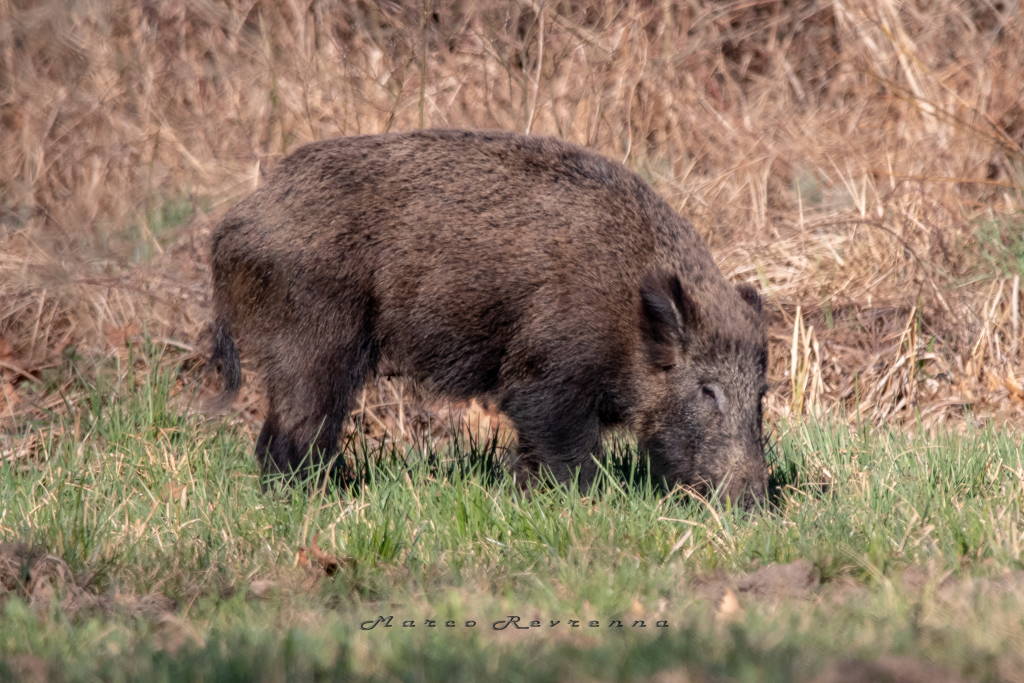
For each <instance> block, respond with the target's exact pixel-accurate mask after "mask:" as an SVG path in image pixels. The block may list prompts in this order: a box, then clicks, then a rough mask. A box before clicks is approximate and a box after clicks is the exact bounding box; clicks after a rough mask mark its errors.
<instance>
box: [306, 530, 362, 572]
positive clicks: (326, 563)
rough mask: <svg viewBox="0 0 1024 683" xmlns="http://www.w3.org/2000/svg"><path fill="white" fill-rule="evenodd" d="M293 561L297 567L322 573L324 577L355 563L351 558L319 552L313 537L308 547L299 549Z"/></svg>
mask: <svg viewBox="0 0 1024 683" xmlns="http://www.w3.org/2000/svg"><path fill="white" fill-rule="evenodd" d="M295 561H296V564H297V565H298V566H300V567H304V568H307V569H312V570H315V571H318V572H323V574H324V575H325V576H333V575H334V574H337V573H338V570H339V569H341V568H342V567H346V566H350V565H352V564H354V563H355V560H354V559H352V558H351V557H339V556H337V555H331V554H330V553H327V552H324V551H323V550H321V549H320V546H319V545H317V540H316V536H315V535H314V536H313V538H312V539H311V540H310V542H309V545H308V546H303V547H300V548H299V550H298V552H297V553H296V558H295Z"/></svg>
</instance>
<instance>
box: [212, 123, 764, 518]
mask: <svg viewBox="0 0 1024 683" xmlns="http://www.w3.org/2000/svg"><path fill="white" fill-rule="evenodd" d="M213 286H214V304H215V316H216V320H215V326H216V343H215V353H214V361H215V362H217V363H219V364H220V366H221V368H222V370H223V371H225V372H226V379H227V381H226V383H227V385H228V388H229V390H230V389H233V388H237V385H238V377H239V376H238V372H237V367H238V356H237V351H236V349H235V346H234V338H235V337H237V339H238V340H239V345H240V346H241V347H242V348H243V350H244V351H245V353H246V354H250V355H251V356H252V357H254V358H255V359H256V361H257V363H258V365H259V367H260V369H261V371H262V376H263V378H264V381H265V382H266V390H267V395H268V398H269V412H268V414H267V418H266V422H265V423H264V425H263V428H262V430H261V433H260V435H259V438H258V440H257V445H256V452H257V456H258V458H259V460H260V462H261V464H262V466H263V469H264V472H267V473H272V472H286V473H289V472H295V471H301V470H302V468H303V467H304V463H305V462H306V460H307V455H309V454H312V456H313V458H315V459H322V458H325V457H329V456H331V455H332V454H333V453H334V452H335V450H336V448H337V441H338V430H339V428H340V425H341V424H342V422H343V420H344V417H345V415H346V414H347V412H348V410H349V409H350V407H351V404H352V400H353V397H354V396H355V394H356V392H357V391H358V390H359V388H360V387H361V386H362V385H363V383H364V382H365V381H366V379H367V378H368V377H369V376H370V375H371V373H373V372H375V370H377V369H378V367H379V366H381V365H382V364H386V365H387V366H388V367H393V368H395V369H396V370H397V371H398V372H400V373H401V374H404V375H406V376H408V377H410V378H412V379H414V380H416V381H418V382H420V383H422V384H423V385H425V386H426V387H428V388H429V389H432V390H433V391H435V392H437V393H438V394H440V395H444V396H448V397H451V398H456V399H466V398H469V397H474V396H475V397H488V398H492V399H494V400H496V401H497V403H498V405H499V406H500V407H501V409H502V410H503V411H504V412H505V413H506V414H507V415H508V417H509V418H510V419H511V421H512V423H513V424H514V425H515V427H516V430H517V434H518V458H517V469H518V470H519V471H520V472H522V473H530V472H536V471H537V468H538V466H542V465H543V466H546V467H548V468H550V469H551V470H552V472H553V473H554V474H555V476H556V477H557V478H558V479H560V480H567V479H569V478H570V477H571V476H573V473H574V472H575V471H576V470H577V469H578V470H579V471H580V476H581V480H582V481H583V482H584V483H587V482H589V481H590V479H591V478H592V477H593V475H594V472H595V465H594V463H593V460H592V456H593V455H595V454H597V453H598V452H599V446H600V438H601V434H602V431H604V430H605V429H607V428H609V427H614V426H617V425H624V426H627V427H629V428H631V429H633V430H634V432H635V433H636V435H637V437H638V440H639V442H640V445H641V447H642V448H643V449H645V450H646V451H647V452H648V453H649V454H650V457H651V462H652V469H653V471H654V472H655V473H656V474H659V475H662V476H664V478H665V479H666V480H668V482H669V483H682V484H687V485H692V486H697V487H708V486H713V487H721V488H722V489H723V490H724V491H725V492H726V493H727V494H729V495H731V496H733V497H734V498H736V497H739V498H747V499H749V498H751V497H757V496H759V495H760V494H761V493H762V492H763V490H764V487H765V483H766V477H767V474H766V472H767V470H766V467H765V463H764V454H763V450H762V445H761V412H760V404H761V397H762V394H763V391H764V388H763V387H764V381H765V379H764V378H765V368H766V340H765V332H764V321H763V315H762V312H761V302H760V299H759V297H758V295H757V293H756V292H755V291H754V290H753V289H752V288H750V287H748V286H742V285H741V286H740V287H734V286H732V285H731V284H729V283H728V282H727V281H726V280H725V278H724V277H723V276H722V274H721V272H720V271H719V270H718V268H717V267H716V266H715V264H714V262H713V261H712V258H711V255H710V254H709V252H708V250H707V248H706V247H705V245H704V244H703V242H702V240H701V238H700V237H699V235H698V234H697V233H696V232H695V231H694V229H693V228H692V226H690V224H689V223H687V222H686V221H685V220H684V219H682V218H681V217H680V216H678V215H677V214H676V213H675V212H674V211H672V209H671V208H670V207H669V206H668V205H667V204H666V203H665V202H664V201H663V200H662V199H660V198H659V197H658V196H657V195H656V194H655V193H654V192H653V190H651V189H650V187H648V185H647V184H646V183H644V182H643V181H642V180H641V179H640V178H639V177H637V176H636V175H635V174H633V173H631V172H629V171H628V170H627V169H626V168H624V167H623V166H621V165H620V164H617V163H613V162H611V161H609V160H607V159H605V158H603V157H601V156H598V155H597V154H595V153H593V152H590V151H588V150H585V149H582V148H580V147H577V146H574V145H571V144H568V143H565V142H562V141H559V140H556V139H552V138H543V137H527V136H522V135H516V134H511V133H502V132H479V131H458V130H427V131H417V132H411V133H392V134H385V135H371V136H360V137H348V138H338V139H333V140H326V141H322V142H317V143H313V144H308V145H305V146H303V147H300V148H299V149H297V150H296V151H294V152H293V153H292V154H291V155H289V156H288V157H286V158H285V159H284V160H283V161H281V162H280V164H279V165H278V166H277V167H276V168H275V169H274V170H273V171H272V173H271V174H270V176H269V178H268V179H267V181H266V182H265V183H264V184H263V185H262V186H261V187H260V188H259V189H257V190H256V191H255V192H253V193H252V195H250V196H249V197H248V198H246V199H244V200H243V201H242V202H240V203H239V204H238V205H237V206H235V207H234V208H232V209H231V210H230V211H229V212H228V213H227V215H226V216H225V217H224V219H223V220H222V222H221V223H220V225H219V226H218V228H217V230H216V232H215V234H214V237H213Z"/></svg>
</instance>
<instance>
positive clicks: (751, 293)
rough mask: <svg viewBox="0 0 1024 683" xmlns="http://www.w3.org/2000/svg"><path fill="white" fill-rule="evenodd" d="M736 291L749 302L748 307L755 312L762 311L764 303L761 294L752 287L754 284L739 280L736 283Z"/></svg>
mask: <svg viewBox="0 0 1024 683" xmlns="http://www.w3.org/2000/svg"><path fill="white" fill-rule="evenodd" d="M736 291H737V292H739V293H740V298H741V299H743V300H744V301H746V302H747V303H748V304H750V307H751V308H753V309H754V310H755V311H757V313H764V303H762V301H761V295H760V294H758V293H757V290H756V289H754V285H748V284H747V283H746V282H741V283H740V284H738V285H736Z"/></svg>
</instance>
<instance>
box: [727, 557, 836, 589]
mask: <svg viewBox="0 0 1024 683" xmlns="http://www.w3.org/2000/svg"><path fill="white" fill-rule="evenodd" d="M820 585H821V573H820V572H819V571H818V568H817V567H815V566H814V565H813V564H811V563H810V562H809V561H807V560H796V561H794V562H789V563H788V564H769V565H766V566H764V567H761V568H760V569H757V570H756V571H753V572H751V573H749V574H747V575H746V576H744V577H742V578H740V579H739V581H738V582H737V584H736V588H737V590H738V591H739V592H741V593H752V594H754V595H757V596H759V597H805V596H807V595H808V594H810V593H812V592H813V591H814V590H816V589H817V588H818V586H820Z"/></svg>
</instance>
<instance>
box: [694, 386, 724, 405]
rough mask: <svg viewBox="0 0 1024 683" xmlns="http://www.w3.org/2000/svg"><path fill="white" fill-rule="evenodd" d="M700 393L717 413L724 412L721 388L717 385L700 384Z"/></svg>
mask: <svg viewBox="0 0 1024 683" xmlns="http://www.w3.org/2000/svg"><path fill="white" fill-rule="evenodd" d="M700 393H701V395H702V396H703V397H704V398H705V399H707V400H709V401H711V402H712V403H713V404H714V406H715V407H716V408H718V410H719V412H725V394H724V393H722V389H721V387H719V386H718V385H717V384H702V385H701V386H700Z"/></svg>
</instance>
